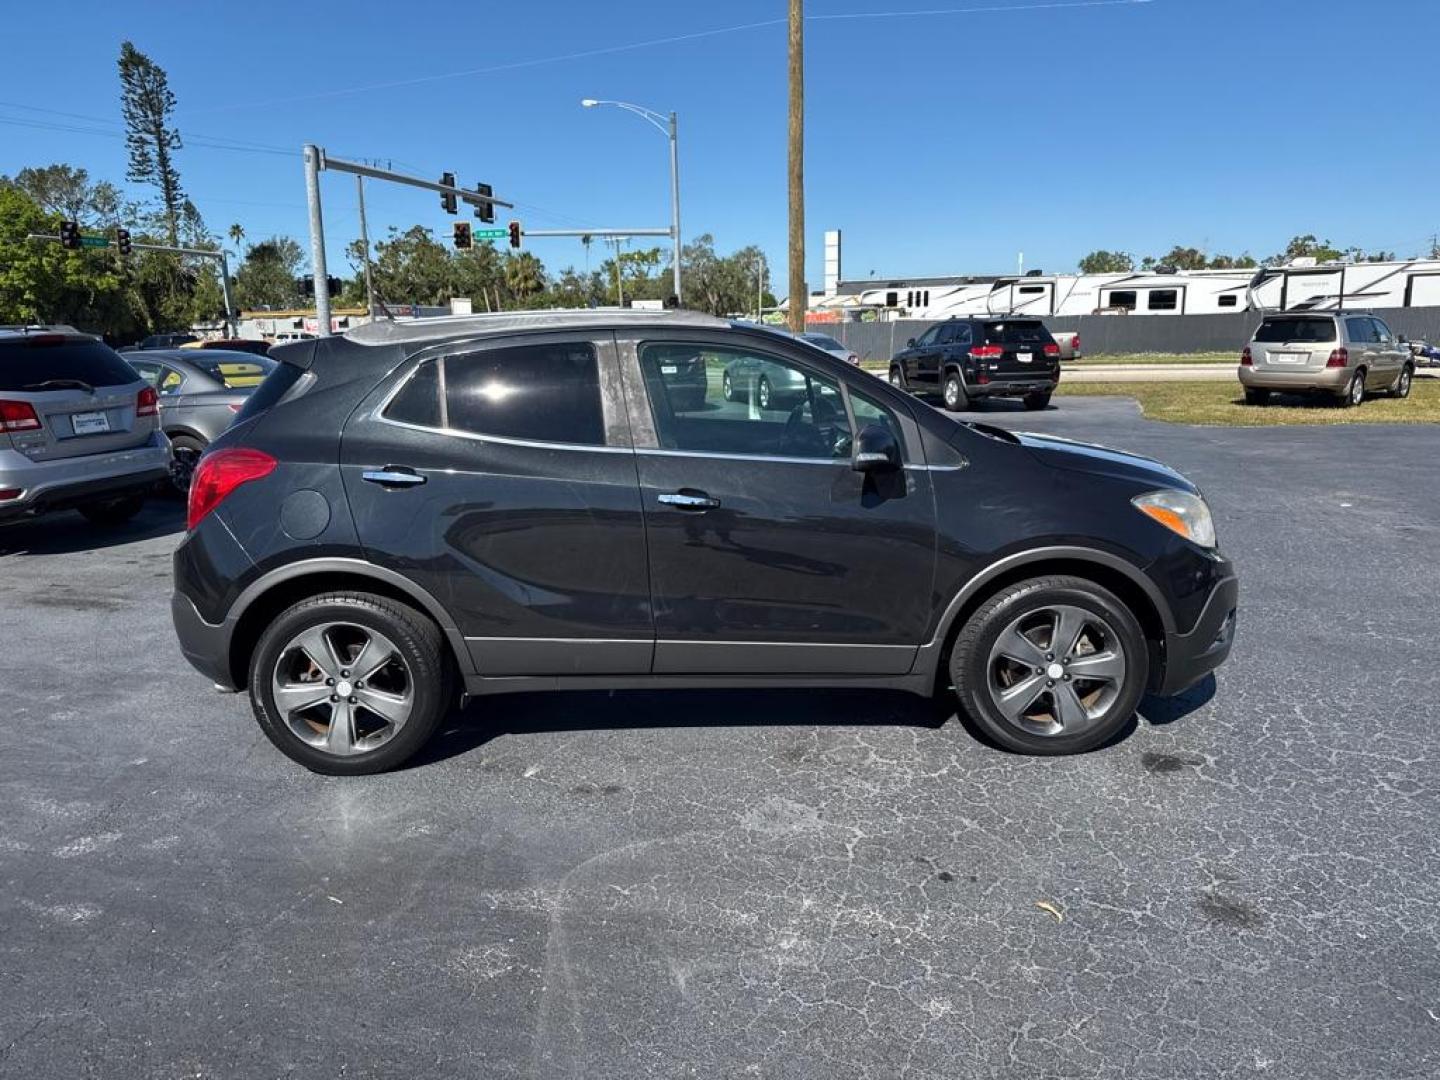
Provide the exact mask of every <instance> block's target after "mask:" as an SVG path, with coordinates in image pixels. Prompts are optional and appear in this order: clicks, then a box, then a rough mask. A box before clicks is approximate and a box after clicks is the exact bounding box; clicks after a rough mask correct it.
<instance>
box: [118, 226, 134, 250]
mask: <svg viewBox="0 0 1440 1080" xmlns="http://www.w3.org/2000/svg"><path fill="white" fill-rule="evenodd" d="M115 246H116V248H118V249H119V251H120V254H121V255H129V254H130V252H131V251H132V250H133V247H132V245H131V243H130V230H129V229H116V230H115Z"/></svg>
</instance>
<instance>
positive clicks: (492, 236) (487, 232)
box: [473, 229, 510, 240]
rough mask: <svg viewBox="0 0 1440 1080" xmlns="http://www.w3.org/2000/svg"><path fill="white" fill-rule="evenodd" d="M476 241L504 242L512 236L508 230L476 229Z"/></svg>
mask: <svg viewBox="0 0 1440 1080" xmlns="http://www.w3.org/2000/svg"><path fill="white" fill-rule="evenodd" d="M473 235H474V237H475V239H476V240H504V239H505V238H506V237H507V236H509V235H510V231H509V230H508V229H476V230H475V232H474V234H473Z"/></svg>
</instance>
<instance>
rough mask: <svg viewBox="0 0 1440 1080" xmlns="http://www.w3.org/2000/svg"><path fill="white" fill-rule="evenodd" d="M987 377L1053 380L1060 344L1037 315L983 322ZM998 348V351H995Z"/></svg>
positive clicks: (1058, 359) (1025, 380)
mask: <svg viewBox="0 0 1440 1080" xmlns="http://www.w3.org/2000/svg"><path fill="white" fill-rule="evenodd" d="M984 332H985V345H986V346H988V347H989V348H988V350H987V352H989V354H990V355H989V357H988V362H987V364H986V366H987V370H988V371H989V374H990V378H992V379H1003V380H1005V381H1006V382H1027V381H1030V380H1033V381H1035V382H1046V383H1049V382H1052V381H1053V380H1054V378H1055V373H1056V370H1057V369H1058V368H1059V366H1060V347H1059V346H1058V345H1056V344H1055V339H1054V338H1052V337H1051V336H1050V331H1048V330H1046V329H1045V324H1044V323H1042V322H1040V321H1039V320H1038V319H1003V320H995V321H993V322H987V323H985V324H984ZM997 350H998V353H997Z"/></svg>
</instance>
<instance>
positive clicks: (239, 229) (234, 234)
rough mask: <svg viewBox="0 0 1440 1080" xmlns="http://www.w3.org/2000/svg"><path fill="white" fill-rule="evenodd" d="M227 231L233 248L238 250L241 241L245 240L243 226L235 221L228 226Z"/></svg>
mask: <svg viewBox="0 0 1440 1080" xmlns="http://www.w3.org/2000/svg"><path fill="white" fill-rule="evenodd" d="M229 232H230V239H231V240H232V241H233V242H234V244H235V250H236V251H237V252H238V251H239V250H240V245H241V243H243V242H244V240H245V227H244V226H243V225H241V224H240V223H239V222H238V221H237V222H236V223H235V224H234V225H231V226H230V230H229Z"/></svg>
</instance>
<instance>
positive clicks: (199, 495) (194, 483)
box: [185, 446, 279, 529]
mask: <svg viewBox="0 0 1440 1080" xmlns="http://www.w3.org/2000/svg"><path fill="white" fill-rule="evenodd" d="M278 464H279V462H277V461H276V460H275V459H274V458H273V457H271V456H270V455H269V454H267V453H265V452H264V451H262V450H251V449H249V448H248V447H244V446H237V447H234V448H233V449H226V450H216V451H214V452H213V453H209V454H206V455H205V456H204V457H202V458H201V459H200V464H199V465H198V466H196V468H195V473H194V475H193V476H191V478H190V504H189V507H188V512H187V513H186V515H185V527H186V528H187V529H193V528H195V526H196V525H199V524H200V522H201V521H203V520H204V518H205V515H206V514H208V513H210V511H211V510H214V509H215V507H217V506H219V505H220V504H221V503H222V502H224V501H225V499H226V498H228V497H229V495H230V493H231V492H232V491H234V490H235V489H236V488H238V487H239V486H240V485H241V484H248V483H249V482H250V481H251V480H259V479H260V478H261V477H262V476H269V475H270V474H271V473H272V472H274V471H275V466H276V465H278Z"/></svg>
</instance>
